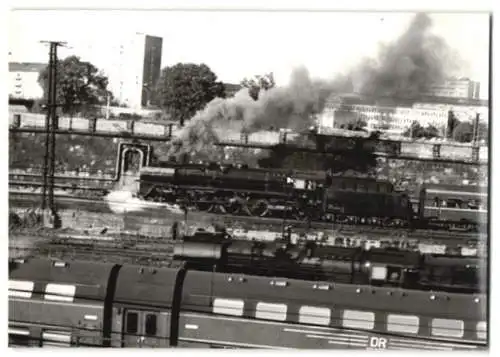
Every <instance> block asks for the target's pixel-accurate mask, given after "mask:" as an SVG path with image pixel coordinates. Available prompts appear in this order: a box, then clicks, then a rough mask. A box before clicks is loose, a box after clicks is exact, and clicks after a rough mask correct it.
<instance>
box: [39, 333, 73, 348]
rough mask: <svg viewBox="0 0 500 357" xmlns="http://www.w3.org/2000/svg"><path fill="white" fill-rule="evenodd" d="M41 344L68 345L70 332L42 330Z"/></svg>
mask: <svg viewBox="0 0 500 357" xmlns="http://www.w3.org/2000/svg"><path fill="white" fill-rule="evenodd" d="M42 340H43V346H50V347H70V346H71V333H69V332H62V331H44V332H43V333H42Z"/></svg>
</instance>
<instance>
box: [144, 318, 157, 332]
mask: <svg viewBox="0 0 500 357" xmlns="http://www.w3.org/2000/svg"><path fill="white" fill-rule="evenodd" d="M145 324H146V328H145V330H146V336H156V315H154V314H147V315H146V323H145Z"/></svg>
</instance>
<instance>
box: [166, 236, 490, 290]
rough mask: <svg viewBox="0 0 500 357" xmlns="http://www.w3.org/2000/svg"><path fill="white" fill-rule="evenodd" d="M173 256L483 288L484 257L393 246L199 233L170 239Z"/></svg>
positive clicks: (253, 268) (294, 272) (222, 268)
mask: <svg viewBox="0 0 500 357" xmlns="http://www.w3.org/2000/svg"><path fill="white" fill-rule="evenodd" d="M174 260H176V261H179V262H183V263H186V266H187V267H188V268H190V269H191V268H192V269H196V270H204V271H217V272H223V273H237V274H249V275H259V276H271V277H275V276H278V277H282V278H290V279H303V280H310V281H315V280H320V281H329V282H335V283H343V284H361V285H373V286H388V287H398V288H404V289H417V290H433V291H448V292H460V293H478V292H484V290H485V286H484V285H485V284H484V281H485V280H484V279H485V277H484V272H485V270H484V269H485V264H484V259H481V258H475V257H463V256H450V255H444V254H442V255H438V254H422V253H420V252H416V251H405V250H399V249H396V248H372V249H370V250H364V249H363V248H361V247H357V248H343V247H333V246H328V245H322V244H321V243H317V242H314V241H306V240H301V241H298V242H297V244H291V243H290V239H286V238H284V239H280V240H276V241H274V242H262V241H249V240H235V239H231V238H230V237H229V236H227V235H226V234H224V233H215V234H214V233H209V232H197V233H195V234H194V235H193V236H185V237H183V239H182V240H178V241H176V242H175V243H174Z"/></svg>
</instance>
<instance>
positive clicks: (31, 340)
mask: <svg viewBox="0 0 500 357" xmlns="http://www.w3.org/2000/svg"><path fill="white" fill-rule="evenodd" d="M486 306H487V304H486V296H485V295H473V294H456V293H436V292H425V291H413V290H404V289H398V288H386V287H369V286H359V285H351V284H349V285H346V284H332V283H326V282H313V281H306V280H294V279H283V278H275V277H262V276H250V275H241V274H224V273H214V272H202V271H192V270H189V269H186V268H185V267H184V266H180V267H171V268H161V269H152V268H149V267H141V266H131V265H130V266H128V265H126V266H121V265H115V264H112V263H97V264H96V263H94V262H78V261H72V262H61V261H50V260H45V259H30V260H27V261H17V262H15V261H13V262H11V263H10V264H9V330H8V331H9V345H10V346H36V347H38V346H43V347H45V346H63V347H69V346H83V347H175V346H176V347H191V348H192V347H205V348H206V347H211V348H318V349H319V348H324V349H340V348H351V349H367V348H368V349H370V348H378V349H419V350H477V349H482V348H486V347H487V322H486V316H487V315H486Z"/></svg>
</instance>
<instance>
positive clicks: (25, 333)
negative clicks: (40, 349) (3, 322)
mask: <svg viewBox="0 0 500 357" xmlns="http://www.w3.org/2000/svg"><path fill="white" fill-rule="evenodd" d="M29 345H30V331H29V330H28V329H27V328H20V327H9V347H16V346H19V347H26V346H29Z"/></svg>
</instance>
